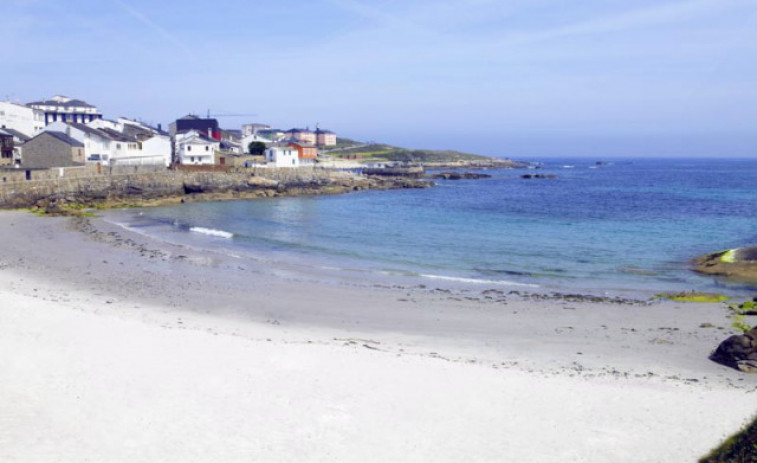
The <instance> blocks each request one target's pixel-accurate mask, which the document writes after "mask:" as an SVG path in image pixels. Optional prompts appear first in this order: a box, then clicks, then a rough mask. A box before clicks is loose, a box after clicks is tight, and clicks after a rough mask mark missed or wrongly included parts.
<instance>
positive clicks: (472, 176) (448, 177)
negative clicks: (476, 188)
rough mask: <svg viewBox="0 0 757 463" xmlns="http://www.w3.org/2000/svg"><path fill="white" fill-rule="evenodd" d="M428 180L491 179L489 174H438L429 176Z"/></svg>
mask: <svg viewBox="0 0 757 463" xmlns="http://www.w3.org/2000/svg"><path fill="white" fill-rule="evenodd" d="M426 178H434V179H444V180H463V179H465V180H477V179H480V178H491V175H489V174H478V173H476V172H462V173H461V172H440V173H437V174H430V175H427V176H426Z"/></svg>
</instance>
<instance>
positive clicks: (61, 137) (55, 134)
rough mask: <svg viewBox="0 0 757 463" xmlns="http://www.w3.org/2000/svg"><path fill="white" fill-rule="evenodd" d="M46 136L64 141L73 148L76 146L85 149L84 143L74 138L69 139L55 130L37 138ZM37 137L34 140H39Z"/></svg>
mask: <svg viewBox="0 0 757 463" xmlns="http://www.w3.org/2000/svg"><path fill="white" fill-rule="evenodd" d="M44 134H48V135H50V136H52V137H55V138H57V139H58V140H60V141H62V142H64V143H67V144H69V145H71V146H76V147H77V148H84V143H82V142H80V141H78V140H74V139H73V138H71V137H69V136H68V135H66V134H65V133H63V132H55V131H53V130H48V131H45V132H42V133H41V134H39V135H37V137H41V136H42V135H44ZM37 137H34V138H37Z"/></svg>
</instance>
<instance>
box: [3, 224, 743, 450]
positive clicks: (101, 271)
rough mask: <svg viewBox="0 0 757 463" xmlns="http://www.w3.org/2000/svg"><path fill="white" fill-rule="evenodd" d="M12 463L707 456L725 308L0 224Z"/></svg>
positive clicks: (739, 387) (712, 440)
mask: <svg viewBox="0 0 757 463" xmlns="http://www.w3.org/2000/svg"><path fill="white" fill-rule="evenodd" d="M0 237H2V244H1V245H0V250H2V251H1V252H0V276H2V278H0V352H2V355H1V356H0V397H2V401H1V402H0V461H3V462H70V461H77V462H78V461H109V462H111V461H113V462H121V461H123V462H127V461H128V462H141V461H161V462H164V461H181V462H191V461H197V462H205V461H226V462H237V461H239V462H241V461H246V462H247V461H324V462H325V461H329V462H333V461H345V462H346V461H366V462H374V461H375V462H385V461H403V462H404V461H408V462H416V461H417V462H425V461H449V462H458V461H481V462H489V461H491V462H495V461H497V462H499V461H538V462H565V461H576V462H579V461H580V462H606V461H620V462H672V461H675V462H686V461H696V459H697V458H698V457H700V456H702V455H704V454H705V453H706V452H707V451H709V450H710V449H711V448H713V447H715V446H716V445H717V444H718V443H719V442H720V441H721V440H722V439H723V438H725V437H726V436H728V435H730V434H732V433H734V432H735V431H736V430H737V429H738V428H739V427H740V426H742V425H743V424H744V423H745V422H746V421H747V420H748V419H750V418H751V417H753V416H754V414H755V413H757V394H756V392H757V376H754V375H752V376H750V375H746V374H743V373H740V372H738V371H735V370H732V369H729V368H727V367H724V366H721V365H718V364H715V363H713V362H711V361H710V360H708V358H707V356H708V355H709V353H710V352H711V351H712V350H713V349H714V348H715V347H716V346H717V344H718V343H719V342H720V341H722V340H723V339H725V338H726V337H727V336H728V335H729V334H730V333H732V332H733V331H732V329H731V328H730V324H731V321H730V320H728V319H727V318H726V315H727V312H726V311H725V310H724V305H722V304H697V303H682V302H670V301H654V302H647V301H615V302H612V301H609V300H603V301H597V302H593V301H590V300H587V299H580V298H569V297H546V296H539V295H532V294H527V293H526V292H525V291H524V290H523V288H513V290H517V291H519V292H518V293H511V292H510V290H509V289H508V288H496V289H493V288H488V287H484V286H481V287H472V286H454V285H435V284H426V285H402V284H396V283H391V284H390V283H387V282H385V281H381V282H370V281H366V280H365V278H364V277H363V278H360V277H357V276H356V279H355V281H354V282H353V283H350V282H349V281H345V280H344V279H341V280H334V281H328V280H327V279H323V278H316V276H315V275H308V273H307V272H300V271H298V270H297V269H295V268H290V267H287V266H283V265H276V264H275V263H273V264H271V263H263V262H255V261H253V260H241V259H235V258H233V257H230V256H225V255H220V254H217V253H213V252H210V251H203V250H197V249H190V248H187V247H180V246H176V245H172V244H169V243H164V242H157V241H154V240H151V239H149V238H147V237H145V236H142V235H139V234H136V233H133V232H129V231H126V230H124V229H122V228H119V227H117V226H115V225H113V224H109V223H107V222H105V221H103V220H102V219H99V218H89V219H72V218H43V217H36V216H34V215H32V214H28V213H24V212H2V213H0Z"/></svg>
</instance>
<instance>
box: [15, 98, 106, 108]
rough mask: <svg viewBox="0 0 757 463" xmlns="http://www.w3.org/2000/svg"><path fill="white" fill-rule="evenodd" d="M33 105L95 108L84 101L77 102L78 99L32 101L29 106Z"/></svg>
mask: <svg viewBox="0 0 757 463" xmlns="http://www.w3.org/2000/svg"><path fill="white" fill-rule="evenodd" d="M32 105H44V106H62V107H64V108H68V107H72V106H78V107H83V108H94V107H95V106H93V105H91V104H89V103H87V102H86V101H83V100H77V99H74V98H72V99H70V100H68V101H56V100H53V99H50V100H42V101H32V102H31V103H28V104H27V106H32Z"/></svg>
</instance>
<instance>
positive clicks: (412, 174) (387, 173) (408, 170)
mask: <svg viewBox="0 0 757 463" xmlns="http://www.w3.org/2000/svg"><path fill="white" fill-rule="evenodd" d="M363 174H365V175H370V176H380V177H409V178H421V177H423V167H377V168H365V169H363Z"/></svg>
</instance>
